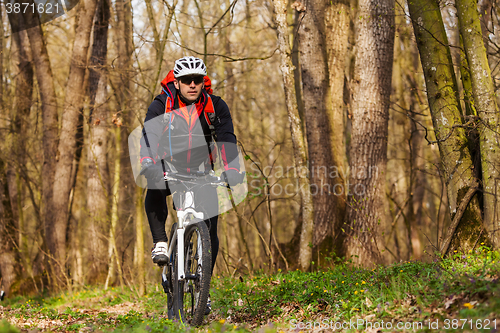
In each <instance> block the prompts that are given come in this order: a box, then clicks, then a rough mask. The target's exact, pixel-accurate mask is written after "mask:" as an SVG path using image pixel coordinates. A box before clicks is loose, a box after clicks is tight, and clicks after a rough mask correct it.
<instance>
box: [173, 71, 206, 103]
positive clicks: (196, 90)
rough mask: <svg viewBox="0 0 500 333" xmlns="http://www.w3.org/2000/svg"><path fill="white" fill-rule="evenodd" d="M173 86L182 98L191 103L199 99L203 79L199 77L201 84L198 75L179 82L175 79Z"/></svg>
mask: <svg viewBox="0 0 500 333" xmlns="http://www.w3.org/2000/svg"><path fill="white" fill-rule="evenodd" d="M187 82H189V83H187ZM197 82H199V83H197ZM174 85H175V88H177V89H178V90H179V91H180V93H181V95H182V97H184V99H186V100H187V101H189V102H191V103H192V102H195V101H196V100H197V99H198V97H200V94H201V89H203V87H204V84H203V77H201V82H200V76H199V75H197V76H187V77H183V78H182V79H179V80H178V79H176V80H175V81H174Z"/></svg>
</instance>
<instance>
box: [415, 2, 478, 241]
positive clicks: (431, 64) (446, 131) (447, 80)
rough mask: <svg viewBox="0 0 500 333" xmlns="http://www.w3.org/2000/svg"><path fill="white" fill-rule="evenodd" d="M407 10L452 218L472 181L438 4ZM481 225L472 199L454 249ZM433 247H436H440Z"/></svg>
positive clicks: (421, 4) (418, 4) (474, 236)
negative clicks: (458, 240) (415, 40)
mask: <svg viewBox="0 0 500 333" xmlns="http://www.w3.org/2000/svg"><path fill="white" fill-rule="evenodd" d="M409 9H410V16H411V19H412V22H413V29H414V32H415V37H416V39H417V45H418V49H419V53H420V60H421V63H422V68H423V71H424V76H425V85H426V88H427V99H428V101H429V107H430V111H431V116H432V122H433V125H434V131H435V134H436V139H437V143H438V147H439V152H440V156H441V167H442V172H443V175H444V179H445V183H446V191H447V197H448V204H449V209H450V213H451V218H452V219H453V216H454V215H455V213H456V211H457V209H458V206H459V205H460V203H461V201H462V199H463V197H464V196H465V194H466V193H467V191H468V189H469V187H470V186H471V184H473V183H474V182H475V177H474V174H473V172H472V160H471V156H470V153H469V150H468V146H467V144H468V142H467V138H466V135H465V130H464V128H463V127H461V126H462V117H461V110H460V104H459V99H458V88H457V82H456V79H455V72H454V69H453V62H452V58H451V53H450V50H449V47H448V40H447V37H446V32H445V29H444V25H443V20H442V16H441V12H440V9H439V4H438V2H437V1H435V0H421V1H419V2H409ZM481 222H482V221H481V212H480V208H479V203H478V200H477V196H475V197H473V198H472V200H471V203H470V204H469V205H468V206H467V209H466V210H465V213H464V215H463V217H462V221H461V224H463V225H464V227H467V230H463V229H462V230H463V232H462V234H463V237H460V243H461V244H457V245H455V246H458V245H460V246H461V247H462V248H463V249H468V248H470V247H471V246H472V245H473V243H474V242H475V241H476V239H477V236H478V234H479V233H480V229H481ZM460 228H461V227H460V225H459V229H460ZM438 242H439V240H438ZM437 246H438V248H439V247H440V244H439V243H438V244H437ZM452 247H453V244H452Z"/></svg>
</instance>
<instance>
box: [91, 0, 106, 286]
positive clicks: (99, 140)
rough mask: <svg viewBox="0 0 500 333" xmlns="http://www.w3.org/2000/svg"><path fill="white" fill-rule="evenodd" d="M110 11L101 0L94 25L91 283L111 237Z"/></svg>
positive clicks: (98, 273)
mask: <svg viewBox="0 0 500 333" xmlns="http://www.w3.org/2000/svg"><path fill="white" fill-rule="evenodd" d="M108 23H109V7H108V2H107V0H100V1H99V3H98V7H97V12H96V20H95V24H94V42H93V45H92V55H91V57H90V74H89V89H90V106H91V115H90V118H89V125H90V133H89V147H88V154H87V158H88V169H87V209H88V211H89V215H90V216H89V217H90V221H89V230H88V232H87V233H86V235H87V237H88V238H87V242H86V243H87V244H89V254H90V257H89V258H88V259H89V263H90V265H89V266H90V272H89V276H88V278H89V279H90V281H92V282H95V281H99V280H101V279H99V277H103V276H104V274H105V267H106V263H107V260H106V244H105V237H106V235H107V234H109V229H108V228H106V226H107V225H108V223H107V221H108V210H109V209H108V208H109V202H108V201H109V200H108V198H109V181H108V179H109V172H108V165H107V164H108V163H107V146H108V144H107V142H108V138H107V136H108V134H107V132H108V127H109V125H110V122H109V118H110V117H109V112H108V104H107V81H108V79H107V78H108V75H107V66H106V58H107V51H108V48H107V43H108Z"/></svg>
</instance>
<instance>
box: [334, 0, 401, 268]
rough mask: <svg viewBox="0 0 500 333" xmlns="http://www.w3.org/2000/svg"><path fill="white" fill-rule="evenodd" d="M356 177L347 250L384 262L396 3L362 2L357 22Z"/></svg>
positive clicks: (359, 258)
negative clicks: (381, 232) (381, 227)
mask: <svg viewBox="0 0 500 333" xmlns="http://www.w3.org/2000/svg"><path fill="white" fill-rule="evenodd" d="M355 29H356V48H357V51H356V56H355V69H354V78H353V84H352V85H353V94H352V98H353V102H352V132H351V146H350V170H351V174H350V181H349V188H348V190H349V194H348V204H347V206H348V208H347V213H346V224H345V225H344V226H343V229H344V230H345V232H346V238H345V241H344V253H345V255H346V256H347V257H351V256H354V258H353V260H354V262H355V263H356V264H360V265H364V266H371V265H373V263H380V262H381V255H380V251H379V247H381V246H382V244H380V236H379V230H378V229H379V228H378V225H379V224H380V222H381V221H382V220H385V218H386V215H385V204H384V202H385V171H386V163H387V130H388V129H387V126H388V123H387V122H388V119H389V103H390V94H391V78H392V62H393V52H394V1H393V0H361V1H360V2H359V12H358V15H357V18H356V22H355Z"/></svg>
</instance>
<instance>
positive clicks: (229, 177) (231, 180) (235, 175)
mask: <svg viewBox="0 0 500 333" xmlns="http://www.w3.org/2000/svg"><path fill="white" fill-rule="evenodd" d="M222 175H223V177H222V179H224V180H225V181H227V183H228V184H229V186H231V187H232V186H236V185H238V184H241V183H243V181H244V180H245V173H239V172H238V171H236V170H234V169H229V170H227V171H224V172H223V173H222Z"/></svg>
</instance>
